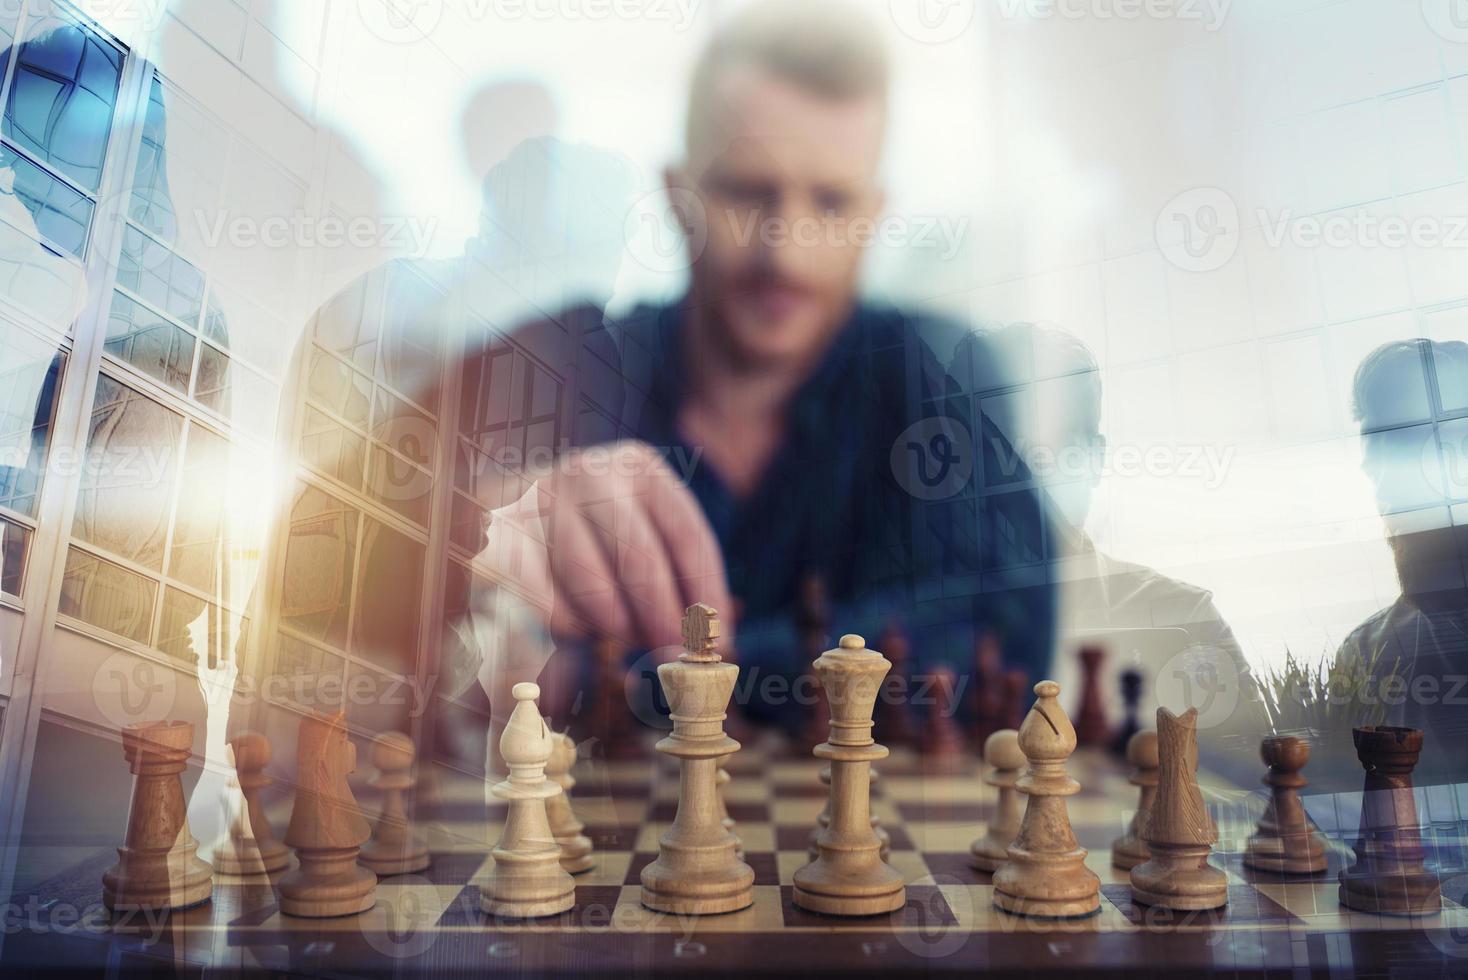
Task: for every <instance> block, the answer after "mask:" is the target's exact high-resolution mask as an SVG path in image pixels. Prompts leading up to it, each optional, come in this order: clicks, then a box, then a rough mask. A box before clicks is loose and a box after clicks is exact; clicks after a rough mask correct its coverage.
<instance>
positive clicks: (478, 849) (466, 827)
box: [418, 820, 503, 854]
mask: <svg viewBox="0 0 1468 980" xmlns="http://www.w3.org/2000/svg"><path fill="white" fill-rule="evenodd" d="M501 829H503V824H502V823H500V822H483V823H458V822H449V821H441V820H429V821H427V822H423V823H419V824H418V832H419V833H421V834H422V835H423V839H424V841H426V842H427V844H428V850H429V853H431V854H457V853H461V852H468V853H471V854H483V853H485V852H486V851H488V850H489V849H490V848H492V847H494V846H495V844H497V843H499V839H500V831H501Z"/></svg>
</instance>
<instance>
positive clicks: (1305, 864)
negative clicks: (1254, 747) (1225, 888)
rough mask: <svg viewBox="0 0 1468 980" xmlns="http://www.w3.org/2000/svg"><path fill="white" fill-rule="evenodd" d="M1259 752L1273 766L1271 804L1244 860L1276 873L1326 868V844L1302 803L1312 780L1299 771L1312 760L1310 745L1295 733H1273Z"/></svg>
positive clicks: (1268, 782) (1269, 780)
mask: <svg viewBox="0 0 1468 980" xmlns="http://www.w3.org/2000/svg"><path fill="white" fill-rule="evenodd" d="M1259 754H1260V755H1262V756H1263V757H1264V762H1265V764H1266V765H1267V766H1269V772H1268V773H1267V774H1266V775H1265V777H1264V785H1266V786H1268V787H1269V790H1270V796H1269V805H1268V806H1267V807H1266V808H1265V810H1264V816H1263V817H1261V818H1260V820H1259V828H1258V829H1257V830H1256V831H1255V832H1254V834H1253V836H1251V837H1250V838H1249V842H1248V844H1247V845H1246V846H1245V848H1244V863H1245V864H1246V865H1248V866H1249V867H1251V868H1257V869H1258V870H1260V871H1272V872H1275V873H1276V874H1318V873H1319V872H1321V871H1324V870H1325V864H1326V861H1325V842H1324V841H1322V840H1321V839H1320V836H1319V835H1318V834H1317V833H1316V832H1315V827H1314V825H1313V824H1312V823H1311V822H1310V815H1309V814H1307V813H1306V812H1305V804H1304V803H1302V802H1301V801H1300V790H1301V789H1302V788H1304V787H1305V785H1306V784H1307V782H1308V781H1307V780H1306V779H1305V777H1304V776H1302V775H1300V770H1301V769H1303V768H1305V763H1307V762H1309V761H1310V743H1309V742H1307V741H1305V740H1304V739H1303V738H1297V737H1295V736H1292V735H1272V736H1270V737H1268V738H1266V739H1264V741H1263V742H1261V743H1260V745H1259Z"/></svg>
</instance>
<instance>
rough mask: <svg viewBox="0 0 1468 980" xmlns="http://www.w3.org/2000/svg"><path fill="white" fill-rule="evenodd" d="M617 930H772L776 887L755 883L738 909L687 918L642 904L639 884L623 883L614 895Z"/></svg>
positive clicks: (776, 926) (777, 916)
mask: <svg viewBox="0 0 1468 980" xmlns="http://www.w3.org/2000/svg"><path fill="white" fill-rule="evenodd" d="M613 920H614V928H615V929H616V930H617V932H618V933H619V934H624V935H625V934H631V933H680V934H687V933H688V932H689V930H690V925H691V924H693V928H696V929H697V931H698V932H699V933H715V932H729V933H753V932H772V931H774V930H777V929H779V928H780V923H781V914H780V889H779V888H778V887H777V886H774V885H755V886H754V902H753V904H751V905H750V906H749V907H748V908H745V909H741V910H739V911H738V912H725V913H723V914H722V915H701V916H698V917H697V918H696V919H693V920H692V921H691V922H690V917H689V916H687V915H676V914H673V913H669V912H658V911H654V910H653V909H650V908H648V907H646V906H645V905H643V904H642V886H641V885H625V886H623V888H622V891H621V894H620V896H619V897H618V899H617V906H616V911H615V913H614V916H613Z"/></svg>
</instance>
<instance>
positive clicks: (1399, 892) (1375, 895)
mask: <svg viewBox="0 0 1468 980" xmlns="http://www.w3.org/2000/svg"><path fill="white" fill-rule="evenodd" d="M1351 739H1352V741H1353V742H1355V744H1356V756H1357V757H1358V758H1359V759H1360V760H1361V765H1362V766H1363V767H1365V769H1366V780H1365V783H1364V785H1363V787H1362V796H1363V798H1362V800H1361V830H1360V833H1359V835H1358V836H1357V838H1356V841H1355V843H1354V844H1353V845H1352V847H1353V848H1354V850H1355V852H1356V861H1355V863H1354V864H1352V865H1351V866H1350V867H1349V868H1346V869H1345V870H1343V871H1342V872H1341V876H1340V878H1341V888H1340V899H1341V904H1342V905H1344V906H1346V907H1347V908H1352V909H1359V910H1360V911H1362V912H1377V913H1381V914H1384V915H1413V914H1422V913H1430V912H1436V911H1437V910H1438V909H1440V908H1441V907H1442V888H1441V885H1440V884H1439V882H1438V878H1437V875H1435V874H1433V873H1432V872H1430V871H1428V870H1427V869H1426V868H1425V867H1424V866H1423V863H1422V861H1423V852H1422V831H1421V828H1420V827H1419V826H1418V823H1417V803H1416V801H1415V800H1414V799H1413V798H1412V770H1413V769H1415V768H1417V757H1418V756H1419V755H1420V754H1421V752H1422V732H1420V731H1418V730H1417V729H1415V728H1393V727H1390V726H1370V727H1366V728H1357V729H1355V730H1354V731H1352V732H1351Z"/></svg>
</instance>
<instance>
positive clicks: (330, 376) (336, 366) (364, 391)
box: [306, 348, 372, 431]
mask: <svg viewBox="0 0 1468 980" xmlns="http://www.w3.org/2000/svg"><path fill="white" fill-rule="evenodd" d="M306 384H307V397H308V398H309V399H310V400H311V401H312V402H313V403H315V404H317V405H320V406H321V407H322V408H324V409H326V410H327V411H329V412H331V413H332V414H334V415H336V416H338V417H340V418H342V419H344V420H345V421H346V422H347V423H348V424H350V425H353V426H356V427H357V428H360V429H362V430H364V431H365V430H366V428H367V416H368V412H369V410H370V408H371V405H372V382H371V381H369V380H368V379H367V378H365V377H363V376H362V375H360V374H358V373H357V372H355V371H353V370H352V369H351V368H349V367H347V366H346V365H345V364H343V363H342V362H341V361H338V360H337V359H336V358H334V357H332V356H331V355H330V354H327V353H325V352H323V351H321V350H317V349H315V348H313V349H312V351H311V372H310V376H309V378H308V379H307V382H306Z"/></svg>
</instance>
